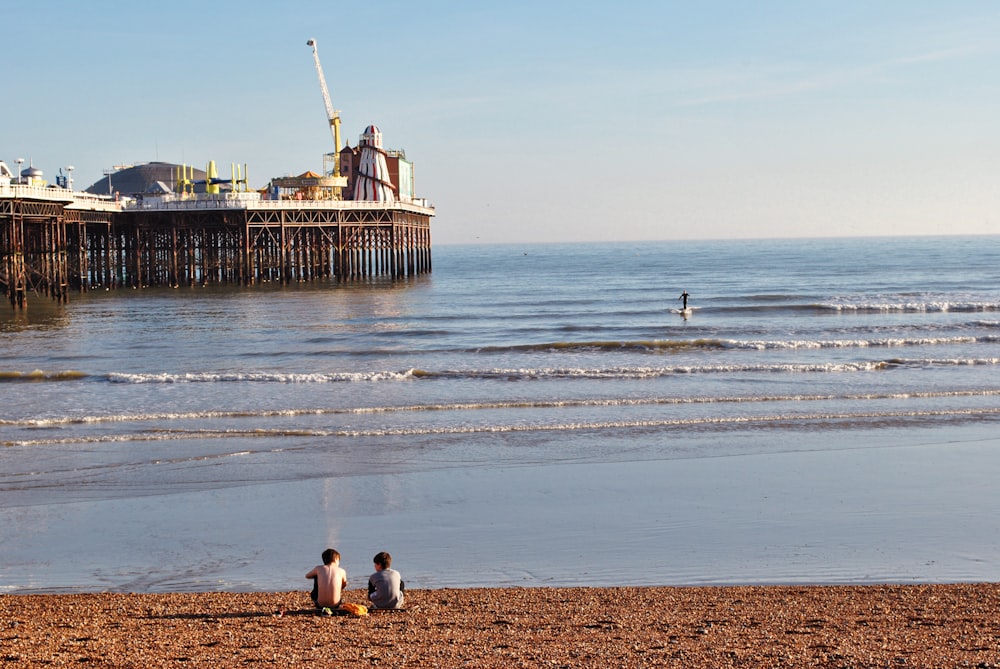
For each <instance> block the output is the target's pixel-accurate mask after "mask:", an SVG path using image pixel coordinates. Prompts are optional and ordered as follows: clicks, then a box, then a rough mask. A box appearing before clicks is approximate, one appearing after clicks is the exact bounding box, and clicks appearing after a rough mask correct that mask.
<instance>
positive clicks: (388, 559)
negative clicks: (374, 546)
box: [372, 551, 392, 569]
mask: <svg viewBox="0 0 1000 669" xmlns="http://www.w3.org/2000/svg"><path fill="white" fill-rule="evenodd" d="M372 562H374V563H375V564H377V565H378V566H380V567H382V569H388V568H389V565H391V564H392V556H391V555H389V554H388V553H386V552H385V551H382V552H381V553H379V554H378V555H376V556H375V557H374V558H372Z"/></svg>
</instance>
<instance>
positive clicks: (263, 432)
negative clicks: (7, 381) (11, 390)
mask: <svg viewBox="0 0 1000 669" xmlns="http://www.w3.org/2000/svg"><path fill="white" fill-rule="evenodd" d="M998 414H1000V407H989V408H978V409H940V410H933V411H860V412H840V413H813V414H795V413H792V414H772V415H765V416H718V417H712V418H673V419H663V420H635V421H596V422H577V423H554V424H537V425H525V424H511V425H480V426H475V425H455V426H443V427H423V428H380V429H368V430H309V429H298V430H284V429H277V430H269V429H255V430H158V431H155V432H145V433H140V434H116V435H100V436H79V437H65V438H60V439H25V440H13V441H5V442H3V444H2V445H3V446H8V447H14V446H19V447H25V446H52V445H68V444H101V443H126V442H149V441H176V440H181V439H232V438H243V439H254V438H256V439H259V438H287V437H346V438H363V437H412V436H434V435H455V434H488V433H515V432H571V431H579V430H617V429H634V428H662V427H711V426H724V425H750V424H762V423H765V424H766V423H788V422H812V421H844V420H871V419H878V420H886V419H906V418H936V417H947V416H979V417H987V416H995V415H998ZM244 453H248V452H244V451H241V452H240V454H244Z"/></svg>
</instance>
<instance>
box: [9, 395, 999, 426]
mask: <svg viewBox="0 0 1000 669" xmlns="http://www.w3.org/2000/svg"><path fill="white" fill-rule="evenodd" d="M997 396H1000V389H997V388H994V389H980V390H946V391H910V392H893V393H851V394H843V395H833V394H812V395H802V394H797V395H730V396H719V397H710V396H699V397H642V398H634V397H626V398H617V397H616V398H593V399H580V400H516V401H496V402H454V403H447V404H408V405H400V406H374V407H352V408H343V407H338V408H322V407H320V408H297V409H296V408H293V409H256V410H236V411H190V412H160V413H141V414H111V415H107V416H58V417H49V418H24V419H0V426H11V427H30V428H42V427H55V426H59V425H91V424H101V423H139V422H148V421H160V420H170V421H175V420H233V419H244V418H249V419H256V418H296V417H299V416H333V415H354V416H360V415H373V414H381V413H385V414H389V413H419V412H434V411H441V412H445V411H483V410H497V409H574V408H586V407H613V406H620V407H639V406H661V405H692V404H753V403H765V402H767V403H774V402H821V401H849V402H850V401H877V400H908V399H934V398H948V397H955V398H958V397H997Z"/></svg>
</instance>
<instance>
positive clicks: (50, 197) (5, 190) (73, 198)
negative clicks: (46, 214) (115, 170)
mask: <svg viewBox="0 0 1000 669" xmlns="http://www.w3.org/2000/svg"><path fill="white" fill-rule="evenodd" d="M4 181H6V180H0V198H9V199H17V200H46V201H48V202H61V203H64V204H65V206H66V208H68V209H100V210H102V211H120V210H121V204H120V203H119V202H116V201H115V200H113V199H111V198H110V197H109V196H107V195H92V194H90V193H83V192H79V191H68V190H66V189H64V188H49V187H46V186H26V185H24V184H14V183H4Z"/></svg>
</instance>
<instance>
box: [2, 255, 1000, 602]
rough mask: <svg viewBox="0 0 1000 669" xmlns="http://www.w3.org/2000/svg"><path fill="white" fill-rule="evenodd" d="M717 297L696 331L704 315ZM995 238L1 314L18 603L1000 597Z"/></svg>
mask: <svg viewBox="0 0 1000 669" xmlns="http://www.w3.org/2000/svg"><path fill="white" fill-rule="evenodd" d="M682 291H687V292H688V293H690V295H691V306H692V307H693V311H692V313H691V314H690V315H689V316H687V317H684V316H682V315H681V314H680V313H678V308H679V307H680V302H679V300H678V296H679V295H680V294H681V292H682ZM998 373H1000V237H992V236H987V237H955V238H950V237H949V238H898V239H829V240H794V241H792V240H788V241H713V242H676V243H673V242H671V243H667V242H655V243H619V244H610V245H609V244H565V245H518V246H515V245H510V246H443V247H437V248H435V249H434V272H433V274H430V275H427V276H421V277H416V278H413V279H408V280H405V281H399V282H395V283H393V282H391V281H388V280H372V281H368V282H358V283H351V284H336V283H315V284H299V285H292V286H280V285H263V286H257V287H253V288H236V287H214V288H180V289H175V290H167V289H164V290H140V291H132V290H118V291H111V292H106V291H101V290H94V291H91V292H90V293H87V294H82V295H73V296H71V298H70V301H69V303H67V304H55V303H51V302H49V301H48V300H47V299H46V298H43V297H35V298H34V299H33V300H32V301H31V303H30V305H29V307H28V309H27V310H26V311H23V312H20V311H14V310H9V309H8V310H0V538H2V540H0V592H67V591H91V590H111V591H139V592H144V591H153V592H155V591H198V590H258V589H266V590H286V589H296V588H304V587H305V586H306V585H308V584H307V583H306V582H305V581H304V580H303V578H302V576H303V575H304V574H305V572H306V571H307V570H309V569H310V568H311V567H312V566H313V565H314V564H316V563H317V562H318V561H319V555H320V553H321V552H322V550H323V549H324V548H326V547H327V546H333V547H335V548H337V549H338V550H339V551H340V552H341V553H342V554H343V556H344V558H343V565H344V566H345V567H346V568H347V570H348V573H349V575H350V577H351V585H352V586H354V587H360V586H362V585H363V584H364V582H365V580H366V579H367V575H368V573H369V572H370V571H371V570H372V565H371V556H373V555H374V554H375V553H376V552H378V551H380V550H388V551H390V552H391V553H392V554H393V556H394V566H395V567H398V568H399V569H400V571H402V572H403V576H404V579H405V580H406V581H407V583H408V584H409V586H410V587H411V588H436V587H466V586H495V585H524V586H544V585H560V586H561V585H621V584H636V585H650V584H659V585H689V584H721V583H864V582H950V581H995V580H1000V514H998V513H997V511H998V509H1000V437H998V436H997V434H998V427H1000V376H998Z"/></svg>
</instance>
